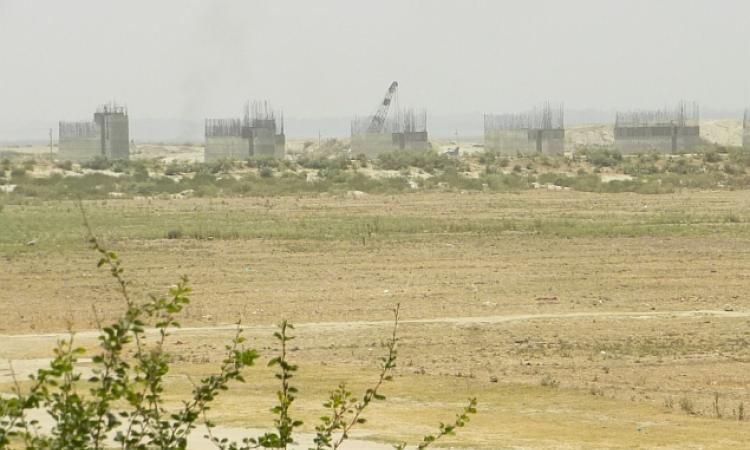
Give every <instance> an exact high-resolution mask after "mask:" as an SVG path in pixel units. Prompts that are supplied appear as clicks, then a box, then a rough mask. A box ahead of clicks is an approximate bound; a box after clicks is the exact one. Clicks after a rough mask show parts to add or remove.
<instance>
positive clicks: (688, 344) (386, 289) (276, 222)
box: [0, 190, 750, 449]
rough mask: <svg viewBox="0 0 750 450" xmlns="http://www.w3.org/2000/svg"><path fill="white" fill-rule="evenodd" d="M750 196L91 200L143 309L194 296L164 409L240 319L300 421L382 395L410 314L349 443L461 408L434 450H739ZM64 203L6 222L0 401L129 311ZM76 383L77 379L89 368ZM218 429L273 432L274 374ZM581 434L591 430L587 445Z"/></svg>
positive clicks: (92, 212) (100, 229)
mask: <svg viewBox="0 0 750 450" xmlns="http://www.w3.org/2000/svg"><path fill="white" fill-rule="evenodd" d="M749 207H750V196H748V194H747V192H732V191H722V192H680V193H676V194H669V195H639V194H592V193H582V192H574V191H539V190H537V191H525V192H521V193H502V194H490V193H479V192H474V193H464V194H461V193H413V194H400V195H393V196H391V195H364V194H363V195H357V196H351V195H341V196H335V195H310V196H302V197H294V196H289V197H281V198H257V197H256V198H231V199H230V198H227V199H221V198H214V199H198V198H185V199H171V200H157V199H140V200H138V199H112V200H106V201H85V202H84V208H85V210H86V212H87V215H88V219H89V222H90V224H91V227H92V228H93V232H94V233H95V234H96V235H97V236H99V237H100V238H101V240H102V242H103V243H104V244H105V245H107V246H108V247H109V248H111V249H113V250H115V251H117V252H118V253H119V255H120V256H121V258H122V260H123V264H124V266H125V277H126V278H127V279H128V280H130V281H131V282H132V285H131V289H132V292H133V295H134V296H135V297H136V298H146V296H147V295H149V294H157V295H160V294H162V293H166V290H167V289H168V287H169V286H170V285H172V284H173V283H174V282H176V281H177V280H178V279H179V276H180V275H182V274H185V275H187V276H188V277H189V279H190V283H191V285H192V287H193V289H194V293H193V295H192V297H191V298H192V304H191V305H190V307H189V308H188V309H187V311H186V312H185V314H184V316H183V320H182V321H181V323H182V325H183V329H182V330H179V331H177V332H175V334H174V335H173V336H172V337H171V340H170V351H172V352H173V354H174V360H175V361H176V365H175V368H174V373H173V375H172V377H171V378H170V380H171V381H170V383H171V384H170V391H169V392H168V395H170V396H174V398H175V399H177V398H178V397H179V395H180V394H184V393H187V392H188V391H189V390H190V389H191V386H192V385H191V382H190V380H191V378H192V377H198V376H200V375H201V374H205V373H208V372H209V371H211V370H212V369H213V368H214V367H215V365H216V363H218V362H219V361H220V360H221V358H222V351H223V348H224V347H223V346H224V344H225V343H227V342H228V341H229V340H230V339H231V337H232V335H233V333H234V331H233V329H234V327H233V325H232V324H233V323H235V322H237V321H238V320H240V319H241V320H242V324H243V326H245V327H246V328H247V329H246V331H245V333H246V335H247V336H248V337H249V344H250V345H252V346H253V347H255V348H257V349H258V350H259V351H260V352H261V354H262V355H263V359H264V360H267V359H269V358H271V357H272V356H274V354H275V353H274V352H275V345H276V344H275V343H274V341H273V338H272V333H273V331H274V327H273V325H274V324H275V323H277V322H279V321H280V320H281V319H283V318H287V319H289V320H290V321H292V322H293V323H295V324H296V325H297V327H296V329H295V330H294V333H295V335H296V336H297V339H296V340H295V341H294V348H293V352H292V358H293V360H294V361H295V362H296V363H298V364H299V365H300V372H299V377H298V378H296V379H295V381H296V385H297V386H298V387H299V389H300V395H299V400H298V402H297V403H295V408H296V411H295V412H296V413H297V415H298V416H299V417H301V418H302V419H303V420H305V422H306V425H305V426H304V427H303V428H304V429H305V430H306V431H312V428H311V427H312V424H313V423H314V420H315V419H316V418H317V417H319V416H320V415H321V414H322V411H323V409H322V406H321V403H322V401H323V400H324V398H325V397H326V392H327V391H329V390H330V389H332V388H334V387H335V386H336V385H337V384H338V383H339V382H340V381H343V380H349V382H350V387H351V388H352V389H353V390H354V391H355V392H359V390H361V389H363V388H364V387H365V386H367V385H368V384H370V383H371V382H372V381H374V379H375V378H376V376H377V363H378V358H379V357H380V356H382V355H383V354H384V352H385V348H384V347H383V345H384V342H385V341H386V340H387V338H388V336H389V333H390V330H391V327H392V322H391V318H392V313H391V309H392V308H393V307H394V306H395V305H396V304H400V305H401V312H402V319H403V322H402V324H401V327H400V333H399V334H400V342H399V356H398V369H397V371H396V376H395V378H394V381H393V382H391V383H388V384H386V386H385V387H384V390H383V393H384V394H386V395H387V397H388V400H387V401H386V403H378V404H376V405H374V406H373V407H372V409H371V410H369V414H368V415H367V417H368V419H369V420H368V422H367V423H366V424H365V425H363V427H362V431H361V433H360V434H359V435H358V436H359V437H360V438H362V439H367V440H372V441H381V442H395V441H398V440H402V439H407V440H408V439H416V438H417V437H418V436H421V435H423V434H424V433H426V432H430V431H431V430H432V429H433V427H434V426H436V425H437V423H439V422H440V421H441V420H442V421H448V420H451V419H452V418H453V415H454V413H455V412H456V411H457V410H459V409H460V407H461V405H463V404H464V403H465V400H466V399H467V398H469V397H477V399H478V402H479V411H478V414H477V415H476V416H475V417H474V418H473V419H472V422H471V423H470V425H469V428H467V429H465V430H462V432H460V433H459V434H458V435H456V436H455V437H449V438H448V439H447V440H445V441H443V442H441V445H444V446H452V447H455V448H475V449H497V448H515V449H521V448H523V449H527V448H528V449H561V448H562V449H565V448H590V449H599V448H668V449H686V448H695V449H699V448H736V449H744V448H747V443H748V442H750V427H749V426H748V422H747V418H746V417H745V415H746V414H747V413H746V412H745V411H746V408H747V406H748V405H750V390H749V386H748V385H749V383H750V371H749V370H748V367H749V364H748V361H749V360H750V346H749V345H748V341H749V340H750V301H749V300H748V294H747V293H748V286H750V208H749ZM85 236H86V231H85V229H84V227H83V226H82V220H81V214H80V212H79V210H78V207H77V206H76V204H75V203H74V202H68V201H59V202H46V203H43V202H31V203H28V204H24V205H19V204H14V205H10V204H9V205H5V207H4V209H3V210H2V212H0V315H1V316H2V319H0V335H1V336H0V389H2V390H3V391H8V390H9V389H10V386H11V382H12V377H11V371H10V366H9V365H8V361H12V364H13V368H14V370H15V373H16V375H17V376H18V377H19V378H20V379H24V377H25V375H26V374H27V373H29V372H30V371H31V370H33V369H35V368H38V367H40V366H41V365H43V364H44V363H45V361H46V358H48V357H49V356H50V355H51V349H52V347H53V346H54V344H55V341H56V340H57V339H58V338H59V337H60V336H62V335H64V334H65V333H66V332H67V330H69V329H71V330H74V331H76V332H77V333H78V336H77V338H76V339H77V341H78V343H79V344H82V345H84V346H87V347H90V348H92V349H93V347H94V346H95V344H96V340H95V333H93V332H91V331H90V330H95V329H96V328H97V322H98V321H99V322H104V323H106V322H107V321H109V320H112V319H113V318H114V317H116V315H117V314H118V313H120V312H122V311H123V309H124V304H123V301H122V300H121V299H120V298H119V297H118V294H117V290H116V286H115V284H114V282H113V281H112V279H111V278H110V277H109V276H108V274H107V272H106V271H105V270H104V269H97V268H96V261H97V257H96V255H95V254H94V253H93V252H92V251H91V250H89V249H88V248H87V244H86V240H85ZM84 366H85V364H84ZM247 380H248V382H247V383H246V384H244V385H238V386H236V389H235V390H234V391H232V394H231V395H227V396H225V397H223V398H222V399H221V400H220V402H219V403H220V404H219V406H218V407H215V408H214V410H213V418H214V419H215V420H216V421H217V422H218V423H220V424H222V425H225V426H229V427H232V426H235V427H239V426H242V427H252V428H267V427H269V426H270V425H271V421H272V417H271V414H270V413H269V412H268V408H269V407H270V406H271V403H272V402H273V400H274V392H275V389H276V386H275V380H274V378H273V376H272V373H271V371H270V369H267V368H265V364H259V366H258V367H257V368H254V369H251V370H250V371H249V372H248V376H247ZM584 430H585V432H584Z"/></svg>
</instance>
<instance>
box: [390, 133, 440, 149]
mask: <svg viewBox="0 0 750 450" xmlns="http://www.w3.org/2000/svg"><path fill="white" fill-rule="evenodd" d="M391 140H392V142H393V145H394V146H395V147H397V148H399V149H402V150H429V149H431V148H432V145H431V144H430V139H429V136H428V135H427V132H426V131H410V132H404V133H392V134H391Z"/></svg>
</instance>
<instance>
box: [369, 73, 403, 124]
mask: <svg viewBox="0 0 750 450" xmlns="http://www.w3.org/2000/svg"><path fill="white" fill-rule="evenodd" d="M397 90H398V82H396V81H394V82H393V83H391V85H390V86H389V87H388V91H386V93H385V97H384V98H383V101H382V103H380V106H378V110H377V112H376V113H375V114H374V115H373V116H372V122H370V126H369V127H367V132H368V133H380V132H382V131H383V126H384V125H385V119H386V117H387V116H388V108H389V107H390V106H391V100H392V99H393V95H394V94H395V93H396V91H397Z"/></svg>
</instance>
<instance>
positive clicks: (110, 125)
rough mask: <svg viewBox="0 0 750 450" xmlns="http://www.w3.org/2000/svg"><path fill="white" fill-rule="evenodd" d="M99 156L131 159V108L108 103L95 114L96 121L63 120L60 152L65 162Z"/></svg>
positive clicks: (60, 134)
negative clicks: (129, 114) (129, 116)
mask: <svg viewBox="0 0 750 450" xmlns="http://www.w3.org/2000/svg"><path fill="white" fill-rule="evenodd" d="M96 157H101V158H107V159H121V160H122V159H129V158H130V134H129V125H128V111H127V108H125V107H124V106H119V105H117V104H115V103H107V104H104V105H102V106H100V107H99V108H98V109H97V111H96V112H95V113H94V119H93V120H92V121H80V122H64V121H61V122H60V123H59V154H58V159H60V160H63V161H85V160H90V159H93V158H96Z"/></svg>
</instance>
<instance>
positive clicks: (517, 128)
mask: <svg viewBox="0 0 750 450" xmlns="http://www.w3.org/2000/svg"><path fill="white" fill-rule="evenodd" d="M484 146H485V148H486V149H488V150H491V151H495V152H498V153H500V154H503V155H507V156H517V155H524V154H532V153H542V154H548V155H561V154H563V152H564V151H565V110H564V107H563V105H562V104H559V105H551V104H550V103H545V104H543V105H541V106H539V107H536V108H534V109H532V110H531V111H529V112H526V113H520V114H485V116H484Z"/></svg>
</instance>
